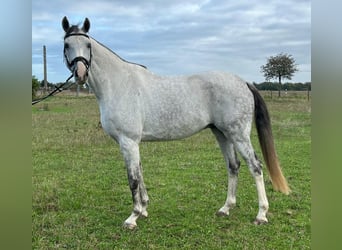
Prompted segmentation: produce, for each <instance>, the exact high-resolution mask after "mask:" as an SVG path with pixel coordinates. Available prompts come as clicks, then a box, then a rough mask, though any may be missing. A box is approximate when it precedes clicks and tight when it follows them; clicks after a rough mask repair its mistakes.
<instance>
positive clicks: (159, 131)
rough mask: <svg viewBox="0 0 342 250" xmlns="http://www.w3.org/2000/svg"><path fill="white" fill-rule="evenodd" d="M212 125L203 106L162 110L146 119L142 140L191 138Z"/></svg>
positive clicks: (173, 106) (185, 106)
mask: <svg viewBox="0 0 342 250" xmlns="http://www.w3.org/2000/svg"><path fill="white" fill-rule="evenodd" d="M209 123H210V116H209V113H208V112H207V110H206V108H204V107H203V106H202V107H200V106H198V105H194V104H193V103H192V104H190V105H183V106H177V105H176V104H173V105H172V108H162V107H161V108H160V109H159V110H155V111H154V112H152V113H150V115H149V116H148V117H146V120H145V123H144V127H143V133H142V140H144V141H159V140H177V139H183V138H186V137H189V136H191V135H193V134H195V133H197V132H199V131H201V130H202V129H204V128H206V127H207V126H208V125H209Z"/></svg>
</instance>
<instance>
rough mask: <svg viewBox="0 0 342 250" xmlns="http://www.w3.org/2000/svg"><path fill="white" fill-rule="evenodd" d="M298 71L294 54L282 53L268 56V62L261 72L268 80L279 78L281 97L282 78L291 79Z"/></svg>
mask: <svg viewBox="0 0 342 250" xmlns="http://www.w3.org/2000/svg"><path fill="white" fill-rule="evenodd" d="M297 71H298V68H297V65H296V64H295V59H294V58H293V57H292V55H289V54H286V53H285V54H284V53H280V54H278V55H276V56H270V57H269V58H267V63H266V64H265V65H262V66H261V72H262V73H263V74H264V77H265V79H266V81H269V80H270V79H273V78H275V79H278V80H279V88H278V97H280V90H281V79H282V78H286V79H289V80H291V78H292V76H293V74H294V73H295V72H297Z"/></svg>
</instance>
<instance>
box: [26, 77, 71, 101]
mask: <svg viewBox="0 0 342 250" xmlns="http://www.w3.org/2000/svg"><path fill="white" fill-rule="evenodd" d="M72 77H73V74H71V76H69V78H68V79H67V80H66V81H65V82H64V83H63V84H62V85H61V86H59V87H58V86H55V89H54V90H53V91H51V92H50V93H49V94H48V95H47V96H44V97H42V98H38V99H35V100H33V101H32V105H35V104H37V103H39V102H41V101H43V100H45V99H46V98H48V97H50V96H53V95H55V93H56V92H57V91H59V92H62V91H63V90H64V89H62V88H63V86H64V85H65V84H67V83H68V82H69V80H70V79H71V78H72ZM73 84H74V83H72V84H70V86H68V88H70V87H71V86H72V85H73Z"/></svg>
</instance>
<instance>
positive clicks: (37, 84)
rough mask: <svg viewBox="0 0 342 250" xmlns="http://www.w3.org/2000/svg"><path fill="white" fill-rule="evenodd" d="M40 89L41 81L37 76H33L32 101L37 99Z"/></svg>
mask: <svg viewBox="0 0 342 250" xmlns="http://www.w3.org/2000/svg"><path fill="white" fill-rule="evenodd" d="M38 89H39V81H38V79H37V78H36V77H35V76H32V100H33V99H34V98H35V97H36V93H37V90H38Z"/></svg>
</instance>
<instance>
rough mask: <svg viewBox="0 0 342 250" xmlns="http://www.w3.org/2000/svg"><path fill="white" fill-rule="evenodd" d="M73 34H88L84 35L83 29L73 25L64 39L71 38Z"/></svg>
mask: <svg viewBox="0 0 342 250" xmlns="http://www.w3.org/2000/svg"><path fill="white" fill-rule="evenodd" d="M73 33H75V34H86V33H84V31H83V30H82V29H81V28H79V27H78V25H72V26H71V27H70V28H69V29H68V31H67V32H66V33H65V35H64V38H66V37H67V36H69V35H70V34H73Z"/></svg>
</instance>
